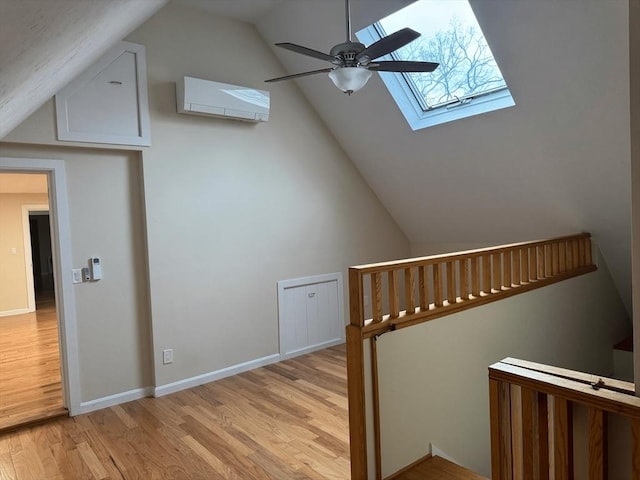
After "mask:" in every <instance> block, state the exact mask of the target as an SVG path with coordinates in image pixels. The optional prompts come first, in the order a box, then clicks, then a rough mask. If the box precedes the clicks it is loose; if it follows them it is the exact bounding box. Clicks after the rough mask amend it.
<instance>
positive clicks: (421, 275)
mask: <svg viewBox="0 0 640 480" xmlns="http://www.w3.org/2000/svg"><path fill="white" fill-rule="evenodd" d="M428 269H429V265H421V266H420V267H418V289H419V290H420V311H421V312H426V311H427V310H429V303H430V302H429V281H428V275H427V272H428Z"/></svg>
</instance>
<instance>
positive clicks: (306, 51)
mask: <svg viewBox="0 0 640 480" xmlns="http://www.w3.org/2000/svg"><path fill="white" fill-rule="evenodd" d="M275 45H276V47H280V48H284V49H285V50H291V51H292V52H296V53H301V54H302V55H306V56H307V57H313V58H319V59H320V60H326V61H327V62H335V61H336V58H335V57H332V56H331V55H329V54H327V53H323V52H319V51H318V50H313V49H312V48H307V47H303V46H302V45H296V44H295V43H289V42H284V43H276V44H275Z"/></svg>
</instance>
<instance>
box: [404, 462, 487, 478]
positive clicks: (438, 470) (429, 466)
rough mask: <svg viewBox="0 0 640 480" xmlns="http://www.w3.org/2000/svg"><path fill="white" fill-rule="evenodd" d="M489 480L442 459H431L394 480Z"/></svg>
mask: <svg viewBox="0 0 640 480" xmlns="http://www.w3.org/2000/svg"><path fill="white" fill-rule="evenodd" d="M425 479H428V480H487V479H486V478H485V477H481V476H480V475H477V474H475V473H473V472H472V471H470V470H467V469H466V468H463V467H460V466H458V465H456V464H455V463H451V462H449V461H448V460H445V459H444V458H441V457H430V458H428V459H426V460H425V461H423V462H420V463H419V464H417V465H415V466H414V467H413V468H411V469H410V470H408V471H406V472H404V473H402V474H400V475H398V476H394V477H393V480H425Z"/></svg>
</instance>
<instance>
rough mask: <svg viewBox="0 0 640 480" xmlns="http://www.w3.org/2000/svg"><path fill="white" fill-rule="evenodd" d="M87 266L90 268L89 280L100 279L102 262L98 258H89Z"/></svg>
mask: <svg viewBox="0 0 640 480" xmlns="http://www.w3.org/2000/svg"><path fill="white" fill-rule="evenodd" d="M89 266H90V267H91V280H100V279H102V262H101V261H100V257H91V258H90V259H89Z"/></svg>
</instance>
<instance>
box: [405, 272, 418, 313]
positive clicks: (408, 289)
mask: <svg viewBox="0 0 640 480" xmlns="http://www.w3.org/2000/svg"><path fill="white" fill-rule="evenodd" d="M415 291H416V286H415V277H414V274H413V268H405V269H404V305H405V307H404V308H405V310H406V312H407V314H411V313H415V312H416V303H415V302H416V301H415Z"/></svg>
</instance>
